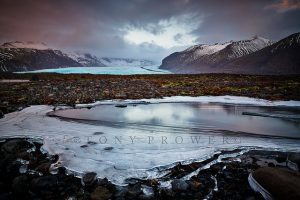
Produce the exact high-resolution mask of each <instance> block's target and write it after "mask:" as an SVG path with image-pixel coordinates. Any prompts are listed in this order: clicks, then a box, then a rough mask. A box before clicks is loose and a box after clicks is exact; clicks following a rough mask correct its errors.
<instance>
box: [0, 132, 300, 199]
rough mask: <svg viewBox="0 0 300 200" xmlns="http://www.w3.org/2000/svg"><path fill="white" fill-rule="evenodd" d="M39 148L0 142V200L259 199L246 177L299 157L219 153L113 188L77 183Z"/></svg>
mask: <svg viewBox="0 0 300 200" xmlns="http://www.w3.org/2000/svg"><path fill="white" fill-rule="evenodd" d="M42 145H43V141H42V140H38V139H30V138H13V139H12V138H10V139H3V138H2V139H1V141H0V199H69V200H71V199H93V200H98V199H99V200H102V199H204V198H208V199H249V200H250V199H263V198H262V196H260V194H257V193H255V192H254V191H253V190H252V189H251V187H250V185H249V183H248V176H249V173H251V172H253V171H255V170H257V169H260V168H263V167H267V166H268V167H272V168H286V169H289V170H291V169H290V168H291V167H290V166H291V165H289V164H288V163H293V164H294V165H292V166H299V165H300V154H299V153H287V152H276V151H265V150H252V151H248V152H246V153H243V152H242V150H234V151H223V152H220V153H216V154H215V155H214V156H213V157H212V158H210V159H207V160H205V161H202V162H194V163H191V164H181V163H177V164H176V165H174V166H173V167H172V168H170V169H168V173H167V174H166V175H164V176H163V177H160V178H158V179H146V180H139V179H129V180H127V186H118V185H114V184H112V183H111V182H110V181H108V180H107V179H105V178H104V179H99V178H97V174H96V173H93V172H86V173H85V174H84V175H83V176H82V178H78V177H76V176H75V175H74V174H72V173H69V171H68V170H67V169H65V168H64V167H57V165H58V163H59V157H58V155H49V154H47V153H46V152H44V151H43V148H42ZM234 153H236V154H234ZM224 155H229V156H224ZM230 155H232V156H230ZM234 155H235V156H234ZM200 169H201V170H200ZM293 170H297V171H298V170H299V168H296V169H295V168H293ZM191 173H192V174H191ZM297 173H298V172H297ZM188 174H191V175H190V176H187V175H188ZM166 182H168V183H169V185H168V186H165V185H163V184H162V183H166Z"/></svg>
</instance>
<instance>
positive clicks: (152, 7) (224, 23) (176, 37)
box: [0, 0, 300, 61]
mask: <svg viewBox="0 0 300 200" xmlns="http://www.w3.org/2000/svg"><path fill="white" fill-rule="evenodd" d="M299 19H300V0H207V1H206V0H106V1H104V0H84V1H83V0H82V1H80V0H19V1H17V0H0V42H1V43H3V42H7V41H16V40H18V41H40V42H45V43H46V44H47V45H48V46H49V47H53V48H59V49H64V50H67V51H74V50H81V51H86V52H90V53H94V54H95V55H98V56H110V57H127V58H146V59H152V60H156V61H160V60H161V59H162V58H163V57H165V56H167V55H168V54H170V53H172V52H174V51H179V50H183V49H185V48H187V47H188V46H191V45H194V44H199V43H217V42H225V41H229V40H239V39H247V38H251V37H252V36H254V35H259V36H262V37H265V38H269V39H273V40H278V39H280V38H283V37H285V36H288V35H289V34H292V33H295V32H299V31H300V20H299Z"/></svg>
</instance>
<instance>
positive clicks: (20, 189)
mask: <svg viewBox="0 0 300 200" xmlns="http://www.w3.org/2000/svg"><path fill="white" fill-rule="evenodd" d="M28 190H29V179H28V177H27V175H21V176H18V177H16V178H15V179H14V180H13V182H12V191H13V192H14V195H17V196H21V195H26V194H28Z"/></svg>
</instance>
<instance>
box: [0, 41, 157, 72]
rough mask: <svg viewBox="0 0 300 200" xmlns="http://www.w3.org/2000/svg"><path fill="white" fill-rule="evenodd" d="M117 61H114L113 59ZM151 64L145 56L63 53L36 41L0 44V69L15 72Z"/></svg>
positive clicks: (152, 63)
mask: <svg viewBox="0 0 300 200" xmlns="http://www.w3.org/2000/svg"><path fill="white" fill-rule="evenodd" d="M116 61H117V62H116ZM118 65H122V66H135V67H145V66H150V65H151V66H152V65H154V62H152V61H149V60H145V59H128V58H108V57H103V58H101V57H97V56H95V55H92V54H90V53H84V52H80V51H75V52H67V53H66V52H63V51H61V50H55V49H51V48H49V47H47V45H46V44H45V43H39V42H20V41H15V42H6V43H4V44H3V45H1V46H0V71H2V72H17V71H33V70H40V69H53V68H63V67H106V66H118Z"/></svg>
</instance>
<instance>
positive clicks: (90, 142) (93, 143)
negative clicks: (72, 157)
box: [88, 141, 97, 145]
mask: <svg viewBox="0 0 300 200" xmlns="http://www.w3.org/2000/svg"><path fill="white" fill-rule="evenodd" d="M88 144H89V145H95V144H97V142H94V141H88Z"/></svg>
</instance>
